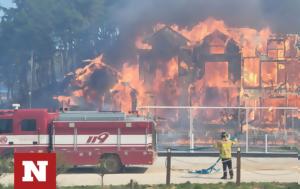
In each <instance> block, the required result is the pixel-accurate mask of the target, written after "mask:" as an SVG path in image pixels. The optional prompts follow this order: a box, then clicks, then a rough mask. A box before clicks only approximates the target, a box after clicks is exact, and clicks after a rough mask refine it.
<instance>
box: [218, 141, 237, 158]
mask: <svg viewBox="0 0 300 189" xmlns="http://www.w3.org/2000/svg"><path fill="white" fill-rule="evenodd" d="M234 144H235V142H234V141H232V140H220V141H218V142H217V143H216V144H215V145H214V146H215V147H216V148H217V149H218V150H219V151H220V157H221V158H222V159H229V158H231V157H232V156H231V148H232V146H233V145H234Z"/></svg>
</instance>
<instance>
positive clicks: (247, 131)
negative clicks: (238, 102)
mask: <svg viewBox="0 0 300 189" xmlns="http://www.w3.org/2000/svg"><path fill="white" fill-rule="evenodd" d="M246 126H247V129H246V153H248V151H249V124H248V108H247V109H246Z"/></svg>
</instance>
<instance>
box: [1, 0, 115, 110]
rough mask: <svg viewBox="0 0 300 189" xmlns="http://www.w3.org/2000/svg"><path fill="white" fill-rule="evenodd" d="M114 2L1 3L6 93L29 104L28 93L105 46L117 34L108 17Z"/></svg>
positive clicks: (50, 83) (46, 0)
mask: <svg viewBox="0 0 300 189" xmlns="http://www.w3.org/2000/svg"><path fill="white" fill-rule="evenodd" d="M115 2H116V1H106V0H42V1H41V0H14V3H15V5H16V6H15V7H13V8H9V9H7V8H4V7H0V8H1V10H2V11H3V13H4V15H3V16H2V18H1V23H0V82H1V83H2V84H3V85H4V86H6V87H7V98H8V99H9V100H10V101H11V102H19V103H23V104H25V105H26V106H28V103H30V102H29V100H30V99H29V97H30V96H31V95H32V94H34V93H35V92H38V91H40V90H45V89H47V88H50V89H51V88H52V87H54V86H55V84H56V83H57V82H58V81H60V80H62V79H63V78H64V75H65V74H67V73H68V72H70V71H72V70H74V68H76V67H77V66H79V65H80V64H82V60H85V59H89V58H91V57H95V56H97V55H98V54H99V53H101V51H103V50H104V49H105V48H107V45H109V44H111V43H112V41H114V40H116V39H117V37H118V28H117V26H115V25H112V24H110V23H109V22H108V21H107V20H109V19H108V18H107V17H108V15H107V9H108V7H109V6H110V5H111V4H113V3H115ZM58 62H59V65H57V64H58ZM58 69H59V71H57V70H58ZM50 91H51V90H50Z"/></svg>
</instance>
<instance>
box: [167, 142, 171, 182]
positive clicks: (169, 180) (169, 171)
mask: <svg viewBox="0 0 300 189" xmlns="http://www.w3.org/2000/svg"><path fill="white" fill-rule="evenodd" d="M170 183H171V149H170V148H168V150H167V177H166V184H167V185H170Z"/></svg>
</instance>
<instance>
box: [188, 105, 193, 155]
mask: <svg viewBox="0 0 300 189" xmlns="http://www.w3.org/2000/svg"><path fill="white" fill-rule="evenodd" d="M189 114H190V115H189V117H190V118H189V120H190V131H189V137H190V151H193V149H194V126H193V124H194V123H193V122H194V120H193V115H192V108H191V107H190V109H189Z"/></svg>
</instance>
